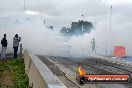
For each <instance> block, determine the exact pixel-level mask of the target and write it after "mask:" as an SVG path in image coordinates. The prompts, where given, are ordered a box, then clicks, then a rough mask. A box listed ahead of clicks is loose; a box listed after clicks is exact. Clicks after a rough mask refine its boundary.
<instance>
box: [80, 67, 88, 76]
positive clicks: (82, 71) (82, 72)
mask: <svg viewBox="0 0 132 88" xmlns="http://www.w3.org/2000/svg"><path fill="white" fill-rule="evenodd" d="M78 72H79V75H80V76H85V75H86V70H85V69H84V68H82V66H79V67H78Z"/></svg>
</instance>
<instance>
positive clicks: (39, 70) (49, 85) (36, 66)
mask: <svg viewBox="0 0 132 88" xmlns="http://www.w3.org/2000/svg"><path fill="white" fill-rule="evenodd" d="M23 57H24V62H25V71H26V74H27V75H28V77H29V85H30V86H33V88H67V87H66V86H65V85H64V84H63V83H62V82H61V81H60V80H59V79H58V78H57V77H56V76H55V75H54V74H53V73H52V72H51V71H50V70H49V68H48V67H47V66H46V65H45V64H44V63H43V62H42V61H41V60H40V59H39V58H38V57H37V56H35V55H33V54H31V53H30V52H29V51H27V50H25V52H24V55H23Z"/></svg>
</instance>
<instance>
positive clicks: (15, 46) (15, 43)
mask: <svg viewBox="0 0 132 88" xmlns="http://www.w3.org/2000/svg"><path fill="white" fill-rule="evenodd" d="M20 41H21V37H18V34H16V35H15V37H14V38H13V48H14V58H17V51H18V47H19V42H20Z"/></svg>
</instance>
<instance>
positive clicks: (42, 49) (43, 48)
mask: <svg viewBox="0 0 132 88" xmlns="http://www.w3.org/2000/svg"><path fill="white" fill-rule="evenodd" d="M5 33H6V34H7V40H8V47H7V52H8V53H9V52H13V37H14V35H15V34H18V35H19V36H20V37H22V41H21V43H22V44H23V48H24V49H25V48H26V49H29V50H30V51H32V52H33V53H35V54H49V55H50V54H51V55H54V54H57V52H56V50H57V45H58V42H57V41H56V40H55V36H56V35H57V32H55V31H50V30H49V29H47V28H46V26H45V25H44V23H43V20H42V19H41V17H39V16H32V15H24V16H23V15H19V16H18V15H15V17H14V16H8V17H1V26H0V39H2V37H3V34H5Z"/></svg>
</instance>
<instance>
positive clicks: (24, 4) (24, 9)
mask: <svg viewBox="0 0 132 88" xmlns="http://www.w3.org/2000/svg"><path fill="white" fill-rule="evenodd" d="M23 6H24V8H23V14H24V12H25V11H26V2H25V0H24V1H23Z"/></svg>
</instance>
